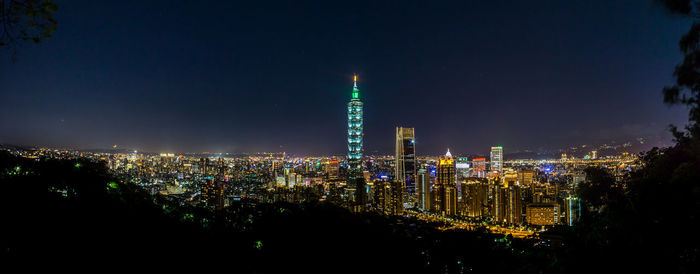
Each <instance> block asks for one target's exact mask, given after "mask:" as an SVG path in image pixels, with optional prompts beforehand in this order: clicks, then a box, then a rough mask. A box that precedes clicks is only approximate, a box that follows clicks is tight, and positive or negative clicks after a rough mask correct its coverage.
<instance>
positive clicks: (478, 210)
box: [462, 179, 488, 218]
mask: <svg viewBox="0 0 700 274" xmlns="http://www.w3.org/2000/svg"><path fill="white" fill-rule="evenodd" d="M462 191H463V195H464V199H463V200H464V201H463V202H464V203H465V211H466V212H464V213H463V214H462V215H464V216H466V217H472V218H482V217H484V215H485V214H486V211H487V206H488V185H487V184H486V183H485V182H483V181H480V180H478V179H469V180H468V181H467V182H466V183H465V184H463V185H462Z"/></svg>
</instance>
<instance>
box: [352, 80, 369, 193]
mask: <svg viewBox="0 0 700 274" xmlns="http://www.w3.org/2000/svg"><path fill="white" fill-rule="evenodd" d="M362 108H363V105H362V101H360V89H358V88H357V75H355V77H354V78H353V87H352V98H351V99H350V102H348V190H350V191H351V192H353V191H354V192H355V193H354V194H355V195H354V196H355V202H356V203H357V204H364V203H365V202H366V195H365V194H366V192H365V184H364V178H363V176H362V152H363V151H364V149H363V148H362V137H363V135H364V133H362V130H363V127H362V115H363V114H362V111H363V109H362Z"/></svg>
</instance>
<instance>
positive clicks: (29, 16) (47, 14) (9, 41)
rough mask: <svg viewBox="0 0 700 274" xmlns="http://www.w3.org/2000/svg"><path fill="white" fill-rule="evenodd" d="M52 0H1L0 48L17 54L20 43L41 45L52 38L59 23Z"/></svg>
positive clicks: (56, 7)
mask: <svg viewBox="0 0 700 274" xmlns="http://www.w3.org/2000/svg"><path fill="white" fill-rule="evenodd" d="M57 10H58V6H57V5H56V3H54V2H53V1H51V0H0V48H3V47H5V48H8V49H11V50H13V51H15V52H16V49H17V44H18V43H19V42H24V41H31V42H34V43H39V42H40V41H41V40H42V39H44V38H49V37H51V34H52V33H53V32H54V31H55V30H56V26H57V25H58V22H56V19H54V17H53V15H54V13H55V12H56V11H57Z"/></svg>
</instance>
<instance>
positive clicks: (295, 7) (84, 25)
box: [0, 0, 689, 154]
mask: <svg viewBox="0 0 700 274" xmlns="http://www.w3.org/2000/svg"><path fill="white" fill-rule="evenodd" d="M205 2H206V1H58V4H59V11H58V13H57V15H56V19H57V20H58V22H59V25H58V29H57V31H56V32H55V34H54V37H53V38H51V39H48V40H45V41H43V42H42V43H40V44H38V45H26V44H25V45H23V46H22V47H21V48H20V50H19V52H18V54H17V56H16V57H17V58H16V61H15V62H12V61H10V57H9V53H8V52H7V51H3V52H1V53H0V54H1V55H0V58H2V60H3V61H2V62H0V143H13V144H24V145H35V144H36V145H66V146H74V147H79V148H101V147H110V146H111V145H113V144H118V145H119V146H120V147H124V148H137V149H141V150H147V151H153V152H160V151H179V152H201V151H211V152H243V151H248V152H251V151H287V152H291V153H300V154H332V153H335V154H342V153H344V152H345V150H346V145H345V142H346V141H345V140H346V138H345V135H346V116H345V115H346V114H345V107H346V104H347V101H348V100H349V96H350V91H351V86H352V83H351V81H352V74H353V73H357V74H358V75H359V79H360V88H361V90H362V93H361V98H362V100H363V101H364V102H365V128H366V129H365V147H366V153H373V152H375V151H376V152H379V153H390V152H391V151H392V150H393V142H394V139H393V138H394V128H395V126H396V125H404V126H413V127H415V128H416V135H417V151H418V153H419V154H425V153H430V154H437V153H440V152H443V151H444V150H445V148H447V147H450V148H451V149H452V151H453V152H454V153H460V154H461V153H485V152H487V151H488V148H489V147H490V146H491V145H496V144H499V145H503V146H504V147H505V148H506V149H512V150H515V149H526V148H530V149H534V148H539V147H558V146H566V145H568V144H577V143H582V142H583V143H585V142H598V141H607V140H615V139H620V138H629V137H636V136H650V135H654V136H657V135H661V136H666V137H665V138H666V139H667V140H670V137H669V136H668V135H667V134H666V133H665V132H666V127H667V125H668V124H670V123H674V124H683V123H684V122H685V120H686V110H685V109H683V108H681V107H674V108H669V107H667V106H665V105H663V103H662V95H661V88H662V87H663V86H664V85H666V84H669V83H671V82H672V77H671V73H672V71H673V67H674V65H675V64H676V63H678V62H679V61H680V60H681V55H680V53H679V51H678V40H679V38H680V36H681V35H682V34H683V33H685V32H686V31H687V30H688V28H689V22H687V21H683V20H681V19H678V18H672V17H669V16H668V15H667V14H665V13H664V12H663V11H662V10H660V9H659V8H658V7H656V6H654V5H652V4H651V1H639V0H629V1H609V0H599V1H592V0H585V1H583V0H582V1H527V2H529V3H527V4H526V3H524V2H526V1H460V2H463V3H460V4H459V5H455V4H454V3H451V4H447V3H449V2H454V1H449V2H445V3H442V4H435V3H432V2H434V1H420V2H421V3H420V4H419V2H413V1H392V2H390V1H342V2H341V1H316V2H315V3H311V2H304V1H284V2H266V1H246V3H226V4H222V3H217V2H224V1H214V2H206V3H205ZM496 2H498V3H496Z"/></svg>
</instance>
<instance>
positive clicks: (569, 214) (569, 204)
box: [563, 196, 581, 226]
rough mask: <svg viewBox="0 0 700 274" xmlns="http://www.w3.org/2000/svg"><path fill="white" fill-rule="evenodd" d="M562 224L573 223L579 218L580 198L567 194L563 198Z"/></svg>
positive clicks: (570, 224) (569, 224)
mask: <svg viewBox="0 0 700 274" xmlns="http://www.w3.org/2000/svg"><path fill="white" fill-rule="evenodd" d="M563 215H564V216H563V217H564V224H566V225H568V226H572V225H574V223H576V222H577V221H578V220H579V218H581V199H579V198H577V197H573V196H569V197H567V198H566V199H564V214H563Z"/></svg>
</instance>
